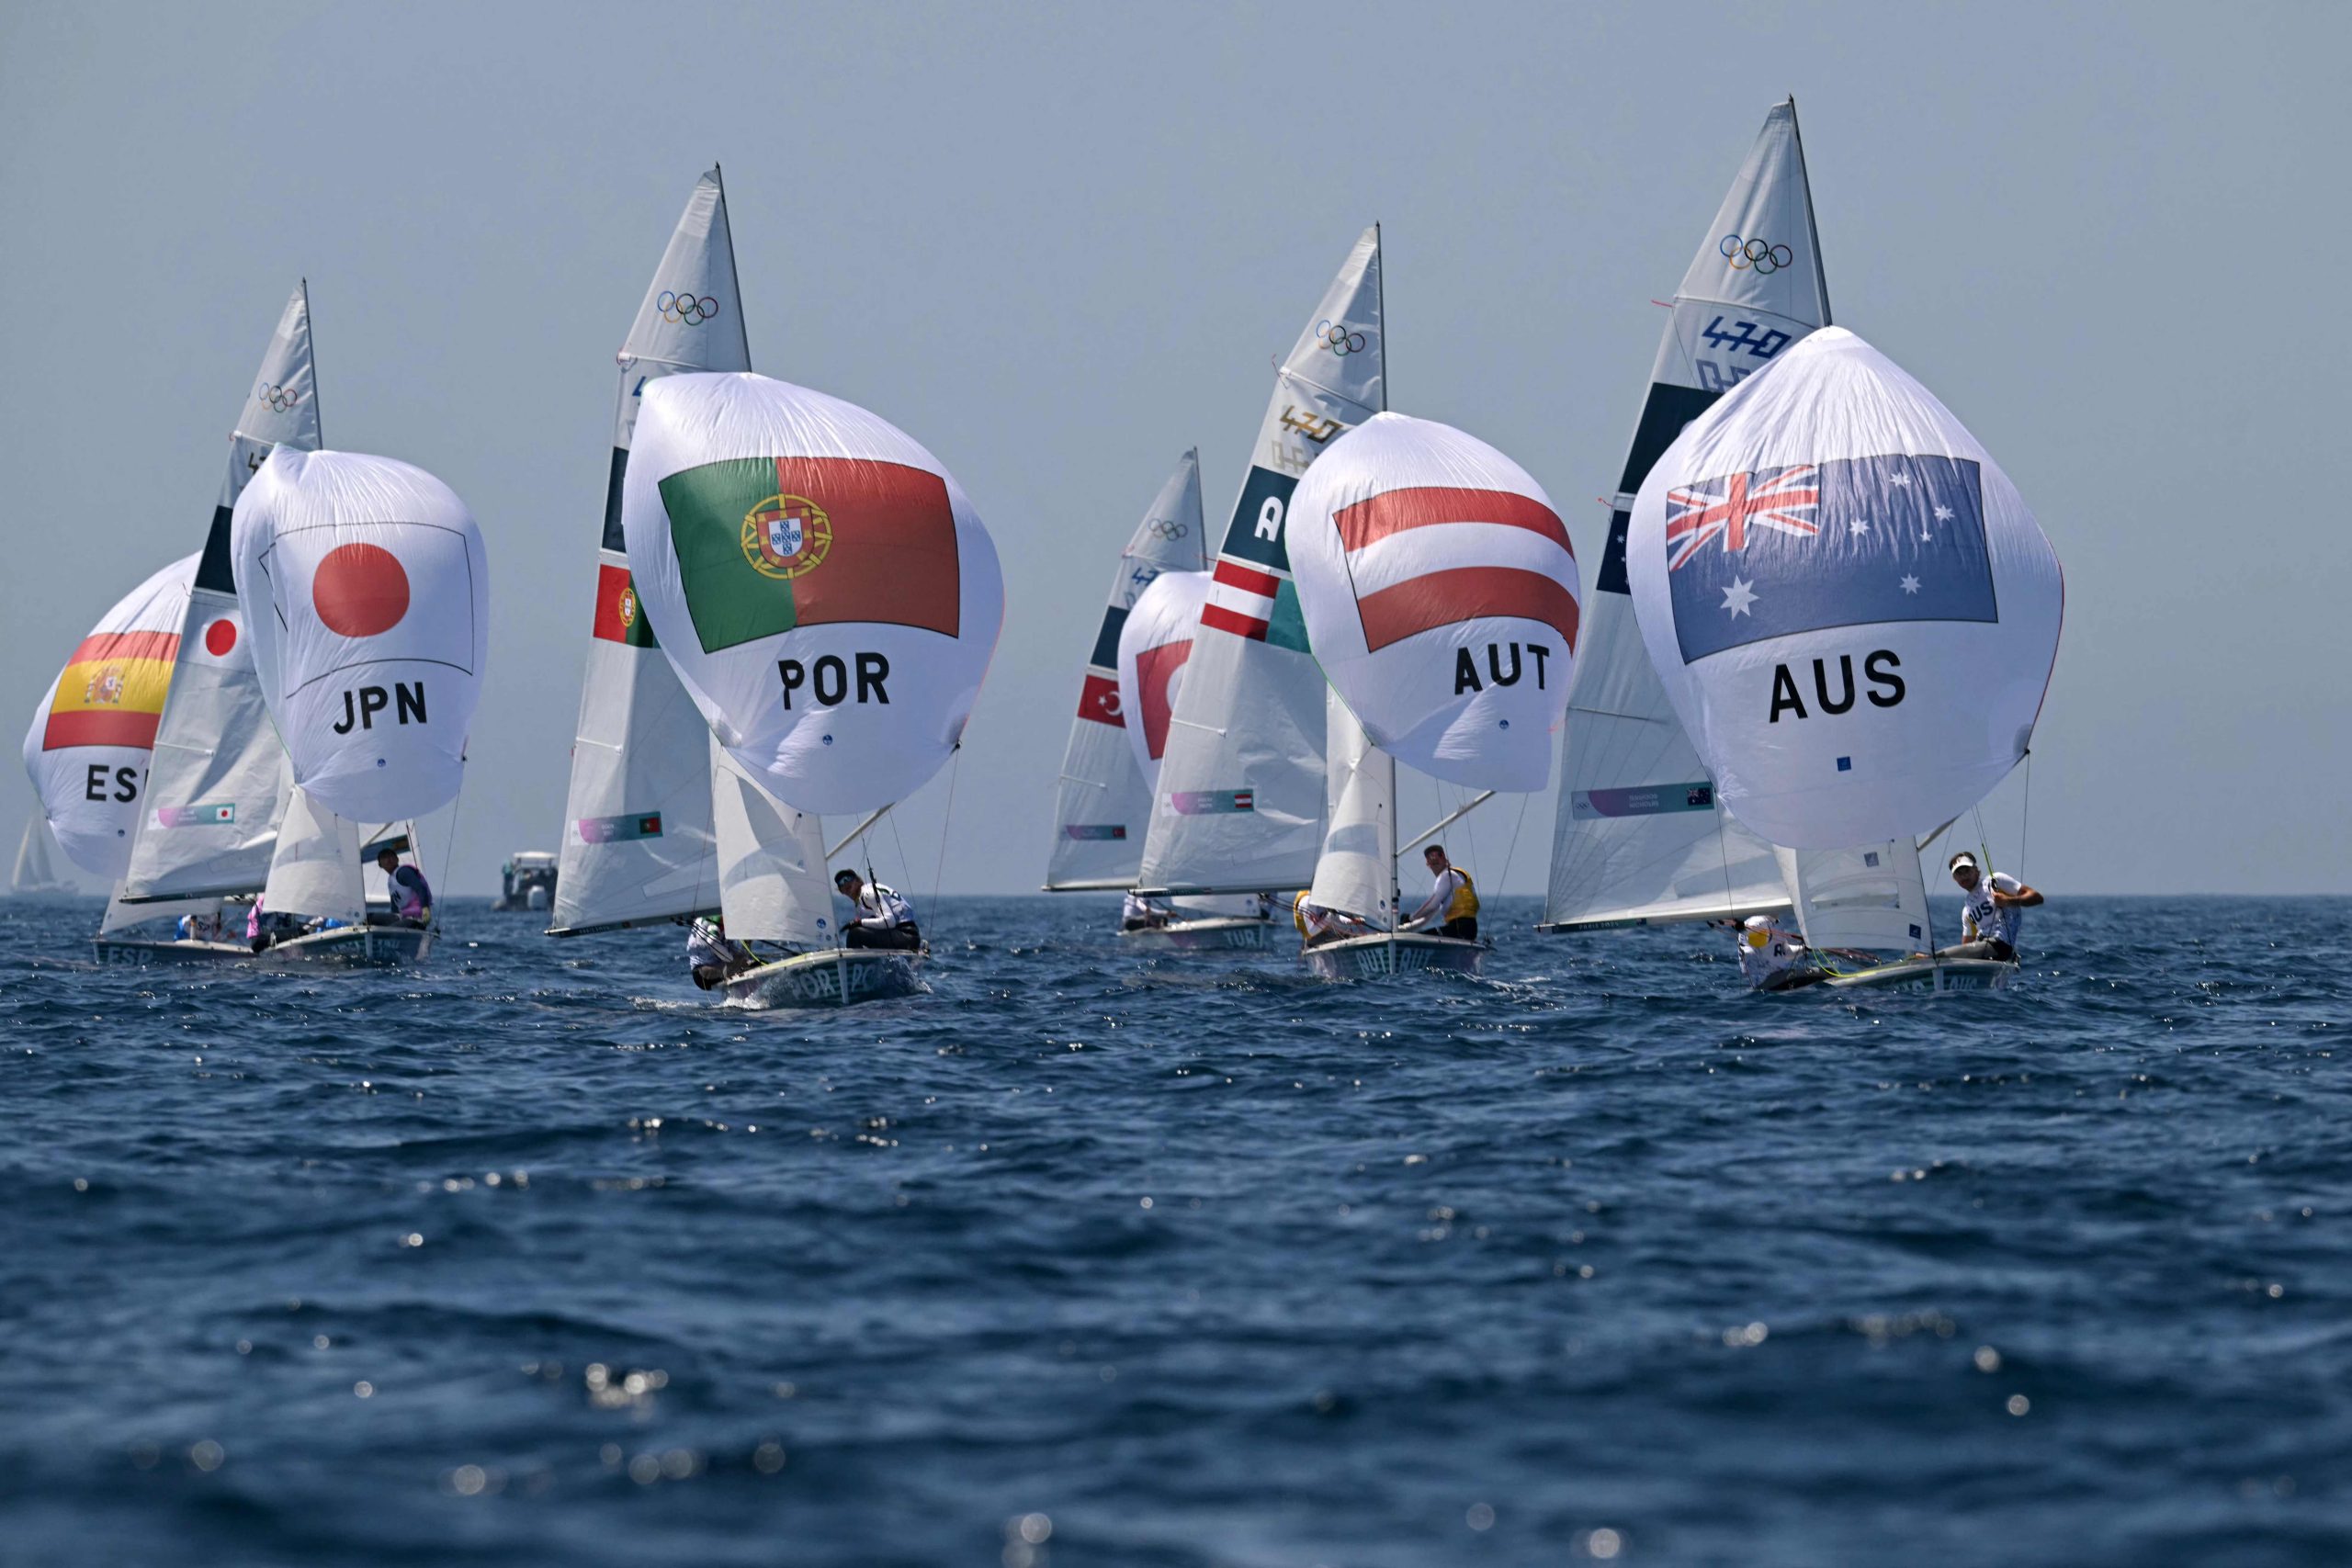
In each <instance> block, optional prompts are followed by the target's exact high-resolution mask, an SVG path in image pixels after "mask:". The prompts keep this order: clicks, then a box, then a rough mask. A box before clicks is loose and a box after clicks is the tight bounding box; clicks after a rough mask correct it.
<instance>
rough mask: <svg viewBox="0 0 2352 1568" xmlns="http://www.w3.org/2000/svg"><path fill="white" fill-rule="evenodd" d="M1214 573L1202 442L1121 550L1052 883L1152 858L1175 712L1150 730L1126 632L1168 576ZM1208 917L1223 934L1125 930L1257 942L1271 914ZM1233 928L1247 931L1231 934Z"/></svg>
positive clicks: (1051, 858)
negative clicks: (1158, 784)
mask: <svg viewBox="0 0 2352 1568" xmlns="http://www.w3.org/2000/svg"><path fill="white" fill-rule="evenodd" d="M1207 578H1208V530H1207V525H1206V524H1205V522H1204V519H1203V517H1202V513H1201V455H1200V450H1199V448H1197V447H1195V448H1193V450H1191V451H1188V452H1186V453H1185V454H1184V456H1183V457H1182V458H1180V459H1179V460H1178V462H1177V464H1176V468H1175V470H1174V471H1173V472H1172V473H1170V475H1169V476H1168V479H1167V481H1166V482H1165V483H1164V484H1162V485H1161V486H1160V487H1159V494H1158V495H1156V496H1154V497H1153V498H1152V502H1151V505H1150V507H1149V509H1148V510H1147V511H1146V512H1145V513H1144V514H1143V519H1142V521H1141V522H1139V523H1137V524H1136V527H1135V531H1134V533H1133V534H1132V535H1130V536H1128V539H1127V542H1126V546H1125V548H1124V549H1122V550H1121V551H1120V553H1119V565H1118V570H1117V571H1116V572H1115V573H1114V575H1113V577H1112V579H1111V592H1110V598H1109V602H1108V603H1107V604H1105V605H1104V607H1103V619H1102V621H1101V622H1100V623H1099V624H1098V625H1097V626H1096V627H1095V631H1094V641H1093V644H1092V646H1091V649H1090V650H1089V652H1088V655H1087V661H1086V667H1085V670H1084V671H1083V673H1082V674H1081V676H1080V685H1079V694H1078V712H1077V715H1076V716H1074V717H1073V718H1072V719H1071V720H1070V728H1069V745H1068V746H1067V747H1066V748H1064V750H1063V753H1062V771H1061V779H1060V783H1059V785H1058V787H1057V789H1056V791H1055V798H1054V839H1053V844H1052V847H1051V848H1050V849H1049V850H1048V851H1047V852H1046V886H1045V890H1046V892H1048V893H1080V892H1114V893H1115V892H1124V891H1125V890H1126V889H1128V888H1131V887H1133V886H1135V882H1136V872H1137V871H1138V870H1139V869H1141V867H1142V864H1143V845H1144V830H1145V827H1146V824H1148V822H1149V821H1150V818H1151V778H1152V776H1153V775H1154V774H1155V773H1156V772H1157V769H1158V757H1159V748H1163V747H1164V746H1165V744H1166V739H1167V722H1166V720H1167V715H1166V712H1165V710H1164V708H1162V709H1160V710H1158V717H1159V727H1158V732H1157V735H1156V737H1155V738H1150V739H1147V738H1145V735H1144V731H1145V728H1147V725H1146V720H1145V716H1144V714H1143V711H1142V710H1141V709H1140V708H1139V707H1138V706H1137V705H1136V703H1135V701H1134V700H1133V699H1132V698H1131V697H1130V696H1129V695H1128V694H1126V693H1125V691H1124V690H1123V689H1122V685H1121V681H1120V652H1121V649H1122V646H1123V642H1122V639H1123V637H1124V636H1125V631H1126V628H1127V627H1128V626H1131V625H1133V624H1135V620H1136V611H1137V610H1138V608H1139V607H1140V606H1141V604H1143V601H1144V600H1145V599H1146V598H1147V597H1148V596H1151V595H1154V594H1155V593H1157V594H1159V595H1160V596H1161V597H1163V598H1164V596H1165V589H1164V586H1163V585H1165V584H1167V583H1170V582H1171V581H1177V580H1180V579H1183V580H1196V581H1202V582H1205V581H1207ZM1198 614H1199V606H1198V605H1197V604H1194V605H1193V614H1192V615H1189V616H1186V617H1185V619H1184V624H1183V628H1182V639H1183V642H1184V645H1185V647H1186V648H1187V649H1189V648H1190V646H1191V638H1192V622H1193V620H1194V619H1197V617H1198ZM1180 657H1181V656H1180ZM1207 919H1209V920H1210V921H1211V922H1213V924H1214V926H1215V928H1216V931H1215V934H1211V933H1210V932H1209V931H1204V930H1201V929H1199V924H1198V922H1196V921H1194V920H1191V919H1187V920H1183V921H1179V922H1173V923H1171V925H1170V927H1162V928H1157V929H1154V930H1152V931H1140V932H1126V933H1123V940H1127V941H1150V940H1153V939H1158V941H1159V945H1164V946H1170V947H1173V946H1177V945H1180V944H1183V945H1190V944H1192V943H1193V942H1196V941H1197V942H1200V944H1202V945H1207V944H1210V943H1212V942H1213V943H1214V944H1215V945H1217V946H1225V945H1228V944H1229V943H1231V942H1235V941H1237V940H1238V941H1247V940H1248V939H1250V938H1256V939H1258V940H1257V941H1256V942H1254V943H1253V945H1258V946H1262V945H1264V943H1263V938H1264V935H1265V928H1266V922H1264V921H1263V920H1259V921H1256V922H1254V923H1253V922H1243V921H1237V920H1231V919H1225V918H1222V917H1217V916H1210V917H1207ZM1233 932H1238V933H1239V935H1238V938H1237V937H1235V936H1233V935H1231V934H1229V933H1233Z"/></svg>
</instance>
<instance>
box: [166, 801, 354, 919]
mask: <svg viewBox="0 0 2352 1568" xmlns="http://www.w3.org/2000/svg"><path fill="white" fill-rule="evenodd" d="M262 908H265V909H266V910H268V911H270V912H271V913H273V914H279V915H299V916H302V917H305V918H309V919H334V920H345V921H349V922H351V923H354V924H356V923H357V922H358V921H359V919H361V917H362V916H363V915H364V914H365V913H366V893H365V891H364V885H363V884H362V882H361V880H360V859H359V825H358V824H357V823H356V822H353V821H351V820H350V819H349V818H343V817H338V816H336V815H335V814H334V812H332V811H329V810H327V809H326V808H325V807H322V806H320V805H319V804H318V803H317V802H316V801H314V800H312V799H311V795H310V792H309V791H308V790H305V789H301V788H300V787H297V788H296V789H295V790H294V791H293V792H292V794H291V795H290V796H289V797H288V800H287V802H286V815H285V817H284V818H282V819H281V820H280V822H279V824H278V829H277V853H276V855H275V856H274V857H273V858H272V859H271V861H270V863H269V881H268V882H267V884H266V885H265V886H264V887H263V888H262ZM142 918H144V917H142Z"/></svg>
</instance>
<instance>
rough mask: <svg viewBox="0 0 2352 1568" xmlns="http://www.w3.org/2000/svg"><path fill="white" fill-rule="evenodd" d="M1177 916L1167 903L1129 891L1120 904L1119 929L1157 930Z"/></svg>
mask: <svg viewBox="0 0 2352 1568" xmlns="http://www.w3.org/2000/svg"><path fill="white" fill-rule="evenodd" d="M1175 918H1176V917H1175V915H1174V913H1173V912H1172V911H1170V909H1169V908H1168V906H1167V905H1165V904H1156V903H1154V902H1152V901H1151V900H1150V899H1148V898H1143V897H1136V895H1135V894H1133V893H1129V894H1128V895H1127V896H1126V897H1125V900H1124V901H1122V902H1121V904H1120V905H1119V929H1120V930H1121V931H1156V930H1158V929H1159V927H1161V926H1164V925H1166V924H1167V923H1168V922H1169V921H1170V920H1172V919H1175Z"/></svg>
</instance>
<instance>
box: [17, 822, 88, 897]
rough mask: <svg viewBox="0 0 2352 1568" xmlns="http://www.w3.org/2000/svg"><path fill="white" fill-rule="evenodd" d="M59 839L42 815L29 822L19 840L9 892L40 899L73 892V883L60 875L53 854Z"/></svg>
mask: <svg viewBox="0 0 2352 1568" xmlns="http://www.w3.org/2000/svg"><path fill="white" fill-rule="evenodd" d="M56 842H57V836H56V835H55V834H54V833H51V831H50V830H49V824H48V823H47V822H46V821H44V820H43V819H42V818H39V817H34V818H28V820H27V821H26V823H25V835H24V837H23V838H21V839H19V840H17V866H16V870H14V871H13V872H11V873H10V874H9V876H8V891H9V892H11V893H13V894H15V895H16V896H17V897H19V898H41V897H51V896H54V895H57V894H61V893H71V892H73V891H74V885H73V884H72V883H70V882H67V881H65V880H64V879H62V877H60V876H59V875H58V874H57V867H56V863H55V861H54V860H53V859H52V858H51V854H50V851H51V848H52V847H54V846H55V844H56Z"/></svg>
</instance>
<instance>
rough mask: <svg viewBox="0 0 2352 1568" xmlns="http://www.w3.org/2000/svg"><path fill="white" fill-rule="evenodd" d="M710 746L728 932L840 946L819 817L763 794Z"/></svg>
mask: <svg viewBox="0 0 2352 1568" xmlns="http://www.w3.org/2000/svg"><path fill="white" fill-rule="evenodd" d="M709 745H710V785H711V805H712V823H713V826H714V828H715V829H716V830H717V834H718V903H719V910H720V913H721V914H722V915H723V916H724V917H725V918H726V921H727V934H728V935H729V936H730V937H732V938H734V939H735V940H736V941H738V942H781V943H783V944H784V945H785V946H786V947H794V948H800V949H804V950H805V949H809V948H818V947H833V946H836V945H838V944H839V942H840V940H841V931H840V929H839V927H838V926H836V925H835V924H834V921H833V892H832V886H831V883H829V882H828V881H827V880H826V877H825V826H824V820H823V818H820V817H818V816H816V815H814V814H813V813H810V812H806V811H795V810H794V809H793V808H792V807H789V806H786V805H785V804H784V803H783V802H782V801H780V800H778V799H776V797H775V796H774V795H770V794H769V793H768V792H767V791H766V790H764V789H762V788H761V787H760V786H759V784H757V783H756V782H755V781H753V779H752V777H751V775H750V774H749V773H745V772H744V770H743V767H742V765H741V763H739V762H737V761H735V759H734V758H732V757H730V756H729V755H728V754H727V749H726V748H725V747H723V746H721V745H719V744H718V737H717V736H716V735H714V736H712V737H711V738H710V741H709Z"/></svg>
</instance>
